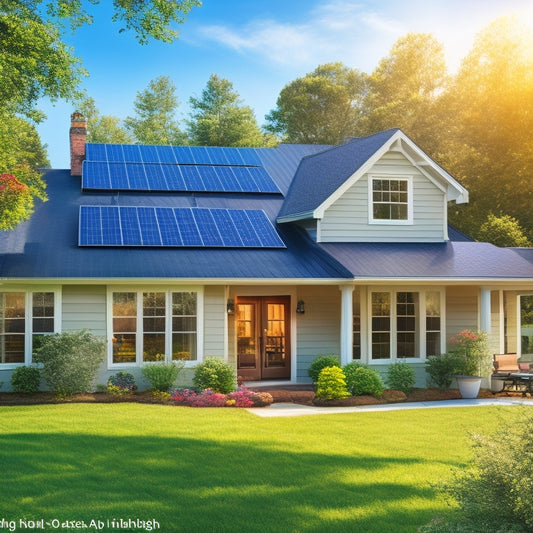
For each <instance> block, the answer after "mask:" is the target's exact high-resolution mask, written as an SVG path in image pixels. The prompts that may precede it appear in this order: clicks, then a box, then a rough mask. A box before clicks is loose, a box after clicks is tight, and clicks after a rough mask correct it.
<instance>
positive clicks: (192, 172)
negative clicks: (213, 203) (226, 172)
mask: <svg viewBox="0 0 533 533" xmlns="http://www.w3.org/2000/svg"><path fill="white" fill-rule="evenodd" d="M180 170H181V175H182V176H183V181H184V182H185V189H186V190H187V191H205V185H204V182H203V181H202V178H201V177H200V174H199V172H198V169H197V167H195V166H188V165H182V166H181V167H180Z"/></svg>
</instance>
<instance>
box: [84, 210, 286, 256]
mask: <svg viewBox="0 0 533 533" xmlns="http://www.w3.org/2000/svg"><path fill="white" fill-rule="evenodd" d="M78 244H79V246H115V247H116V246H120V247H123V246H155V247H201V248H234V247H237V248H285V245H284V244H283V241H282V240H281V238H280V237H279V235H278V233H277V232H276V229H275V228H274V226H273V225H272V223H271V222H270V220H269V219H268V218H267V216H266V214H265V212H264V211H261V210H255V209H206V208H199V207H194V208H193V207H191V208H186V207H176V208H171V207H122V206H121V207H119V206H86V205H83V206H80V216H79V236H78Z"/></svg>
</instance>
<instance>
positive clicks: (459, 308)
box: [446, 286, 479, 341]
mask: <svg viewBox="0 0 533 533" xmlns="http://www.w3.org/2000/svg"><path fill="white" fill-rule="evenodd" d="M478 295H479V289H478V288H477V287H463V286H457V287H447V288H446V341H448V340H449V339H450V337H453V336H454V335H457V333H460V332H461V331H463V330H465V329H471V330H473V331H476V330H477V329H478V327H479V325H478Z"/></svg>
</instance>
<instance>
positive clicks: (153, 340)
mask: <svg viewBox="0 0 533 533" xmlns="http://www.w3.org/2000/svg"><path fill="white" fill-rule="evenodd" d="M164 360H165V334H164V333H145V334H144V335H143V361H164Z"/></svg>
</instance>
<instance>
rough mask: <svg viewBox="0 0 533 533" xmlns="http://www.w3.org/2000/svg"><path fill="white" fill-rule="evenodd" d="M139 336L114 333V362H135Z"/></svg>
mask: <svg viewBox="0 0 533 533" xmlns="http://www.w3.org/2000/svg"><path fill="white" fill-rule="evenodd" d="M136 338H137V336H136V335H135V334H134V333H133V334H128V333H115V334H114V335H113V363H135V359H136V357H135V354H136V346H135V342H136Z"/></svg>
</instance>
